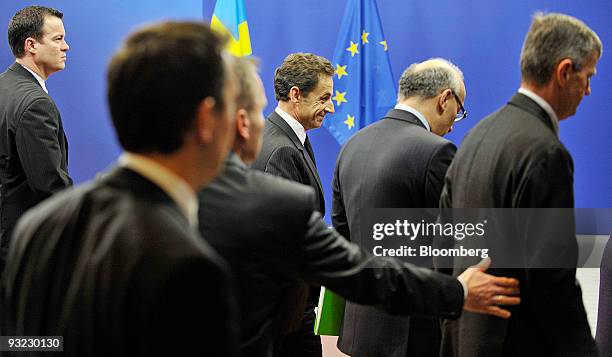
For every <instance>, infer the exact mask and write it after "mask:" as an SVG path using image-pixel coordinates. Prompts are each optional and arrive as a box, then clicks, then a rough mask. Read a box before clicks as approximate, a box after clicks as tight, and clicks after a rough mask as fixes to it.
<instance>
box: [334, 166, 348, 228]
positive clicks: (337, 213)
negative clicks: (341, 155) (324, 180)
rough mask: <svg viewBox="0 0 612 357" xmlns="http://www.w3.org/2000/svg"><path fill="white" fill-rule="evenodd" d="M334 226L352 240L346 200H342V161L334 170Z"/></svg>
mask: <svg viewBox="0 0 612 357" xmlns="http://www.w3.org/2000/svg"><path fill="white" fill-rule="evenodd" d="M332 195H333V199H332V224H333V226H334V228H335V229H336V230H337V231H338V233H340V234H341V235H342V236H344V237H345V238H346V239H347V240H351V234H350V233H351V232H350V230H349V224H348V219H347V218H346V209H345V207H344V200H343V199H342V189H341V188H340V160H339V159H338V163H337V164H336V169H335V170H334V178H333V181H332Z"/></svg>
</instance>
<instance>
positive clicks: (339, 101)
mask: <svg viewBox="0 0 612 357" xmlns="http://www.w3.org/2000/svg"><path fill="white" fill-rule="evenodd" d="M345 95H346V92H340V91H336V95H335V96H334V97H333V98H332V99H333V100H335V101H336V103H337V104H336V105H337V106H340V104H342V103H346V99H345V98H344V96H345Z"/></svg>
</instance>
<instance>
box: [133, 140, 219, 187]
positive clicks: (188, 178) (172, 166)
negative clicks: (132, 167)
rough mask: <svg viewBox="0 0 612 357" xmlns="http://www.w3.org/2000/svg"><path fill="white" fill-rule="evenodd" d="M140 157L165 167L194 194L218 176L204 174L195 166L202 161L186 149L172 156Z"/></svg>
mask: <svg viewBox="0 0 612 357" xmlns="http://www.w3.org/2000/svg"><path fill="white" fill-rule="evenodd" d="M140 155H141V156H144V157H146V158H147V159H149V160H151V161H154V162H155V163H157V164H159V165H161V166H163V167H164V168H166V169H167V170H169V171H171V172H172V173H173V174H175V175H176V176H178V177H180V178H181V179H183V180H184V181H185V182H186V183H187V184H188V185H189V186H190V187H191V188H192V189H193V191H194V192H198V191H199V190H200V189H201V188H202V187H203V186H205V185H206V184H208V183H209V182H210V181H212V180H213V179H214V177H215V176H216V174H217V173H210V172H209V173H204V172H203V171H204V168H201V167H199V166H198V165H194V163H196V162H198V160H200V161H201V159H200V158H199V157H197V154H196V153H195V152H190V151H189V150H185V149H179V151H177V152H174V153H172V154H155V153H145V154H140Z"/></svg>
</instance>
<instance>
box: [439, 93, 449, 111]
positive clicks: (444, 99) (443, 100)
mask: <svg viewBox="0 0 612 357" xmlns="http://www.w3.org/2000/svg"><path fill="white" fill-rule="evenodd" d="M451 95H452V92H451V90H450V89H445V90H443V91H442V93H440V96H439V97H438V110H439V111H440V113H443V112H444V111H445V110H446V106H447V105H448V101H449V100H450V96H451Z"/></svg>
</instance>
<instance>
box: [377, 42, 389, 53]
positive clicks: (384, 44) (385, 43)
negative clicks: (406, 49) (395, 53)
mask: <svg viewBox="0 0 612 357" xmlns="http://www.w3.org/2000/svg"><path fill="white" fill-rule="evenodd" d="M379 43H380V44H381V45H382V46H383V47H384V48H385V51H386V50H387V41H380V42H379Z"/></svg>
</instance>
